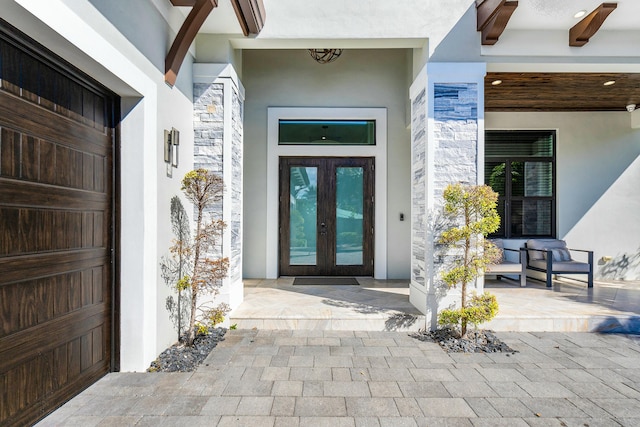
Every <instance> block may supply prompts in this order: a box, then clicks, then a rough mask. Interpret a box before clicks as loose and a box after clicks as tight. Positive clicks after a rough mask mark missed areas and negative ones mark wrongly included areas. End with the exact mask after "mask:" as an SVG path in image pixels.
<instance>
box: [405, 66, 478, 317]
mask: <svg viewBox="0 0 640 427" xmlns="http://www.w3.org/2000/svg"><path fill="white" fill-rule="evenodd" d="M485 74H486V64H484V63H428V64H427V65H426V66H425V67H424V68H423V69H422V70H421V72H420V73H419V75H418V77H417V78H416V80H415V81H414V83H413V85H412V86H411V90H410V96H411V105H412V109H411V110H412V111H411V117H412V119H411V127H412V129H411V147H412V148H411V162H412V168H411V174H412V175H411V179H412V193H411V199H412V215H411V217H412V237H411V244H412V250H411V270H412V273H411V285H410V301H411V303H412V304H413V305H415V306H416V308H418V309H419V310H420V311H421V312H423V313H424V314H425V315H426V323H427V325H426V326H427V327H431V328H435V327H436V326H437V313H438V310H439V309H441V308H445V307H448V306H450V305H452V304H455V303H457V302H458V301H459V296H460V295H459V292H457V291H456V290H451V289H447V288H446V285H444V283H443V282H442V280H441V279H440V274H441V269H442V267H443V264H444V263H445V260H446V257H447V254H446V253H444V252H443V251H442V250H441V249H440V248H439V247H438V245H437V240H438V236H439V234H440V232H441V231H440V230H439V221H438V219H439V216H440V213H441V210H442V192H443V190H444V189H445V187H446V186H447V185H449V184H451V183H456V182H462V183H466V184H471V185H475V184H479V183H482V181H483V174H484V76H485ZM482 285H483V283H482V279H479V280H478V281H477V283H476V289H477V290H478V291H481V290H482Z"/></svg>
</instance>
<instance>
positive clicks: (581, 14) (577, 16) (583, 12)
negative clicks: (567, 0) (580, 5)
mask: <svg viewBox="0 0 640 427" xmlns="http://www.w3.org/2000/svg"><path fill="white" fill-rule="evenodd" d="M586 14H587V11H586V10H585V9H582V10H579V11H577V12H576V13H575V15H573V17H574V18H576V19H580V18H582V17H583V16H584V15H586Z"/></svg>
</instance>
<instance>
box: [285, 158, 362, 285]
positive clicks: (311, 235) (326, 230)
mask: <svg viewBox="0 0 640 427" xmlns="http://www.w3.org/2000/svg"><path fill="white" fill-rule="evenodd" d="M373 168H374V159H373V158H369V157H356V158H351V157H350V158H342V157H323V158H317V157H302V158H292V157H282V158H281V159H280V247H279V249H280V275H283V276H371V275H373V240H374V228H373V185H374V182H373V181H374V178H373V177H374V171H373Z"/></svg>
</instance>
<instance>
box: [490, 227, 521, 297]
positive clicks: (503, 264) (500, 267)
mask: <svg viewBox="0 0 640 427" xmlns="http://www.w3.org/2000/svg"><path fill="white" fill-rule="evenodd" d="M491 242H492V243H493V244H494V245H496V246H497V247H498V249H500V250H501V251H502V258H501V259H500V262H498V263H495V264H489V265H488V266H487V270H486V272H487V273H490V274H495V275H496V277H497V278H498V280H500V279H501V278H502V276H503V275H505V274H510V275H518V276H520V286H523V287H524V286H527V270H526V265H525V254H524V248H520V249H510V248H505V247H504V242H503V241H502V239H491ZM507 251H508V252H514V253H517V254H518V261H517V262H515V261H510V260H508V259H507V258H506V254H507Z"/></svg>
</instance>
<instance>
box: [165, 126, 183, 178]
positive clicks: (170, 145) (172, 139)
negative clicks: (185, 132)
mask: <svg viewBox="0 0 640 427" xmlns="http://www.w3.org/2000/svg"><path fill="white" fill-rule="evenodd" d="M179 145H180V131H178V130H177V129H176V128H171V130H165V131H164V162H165V163H167V168H170V167H171V166H173V167H174V168H177V167H178V146H179Z"/></svg>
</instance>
